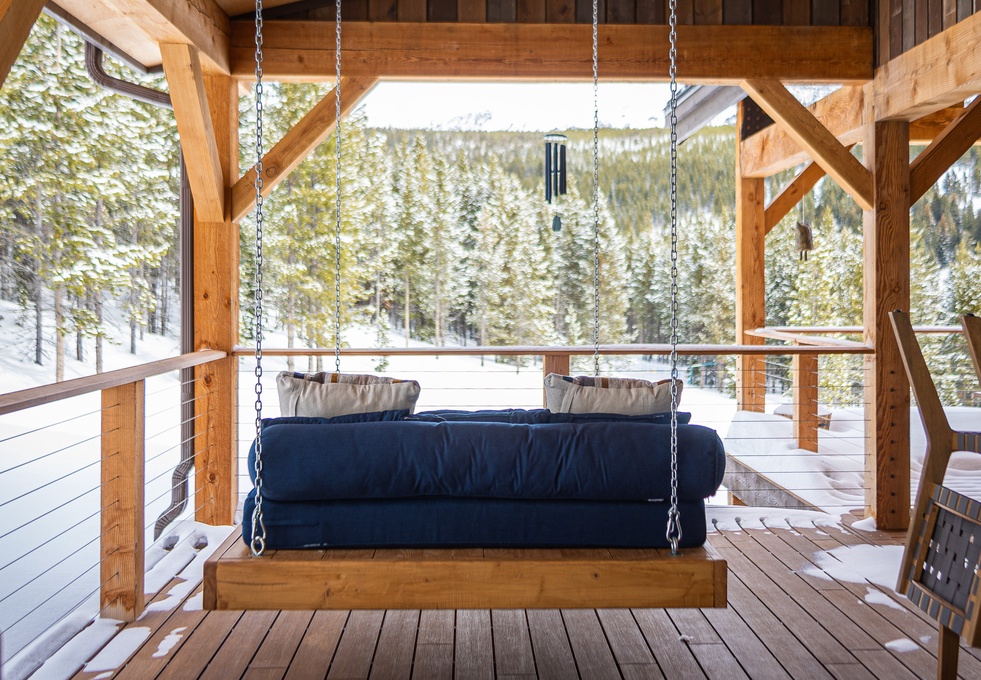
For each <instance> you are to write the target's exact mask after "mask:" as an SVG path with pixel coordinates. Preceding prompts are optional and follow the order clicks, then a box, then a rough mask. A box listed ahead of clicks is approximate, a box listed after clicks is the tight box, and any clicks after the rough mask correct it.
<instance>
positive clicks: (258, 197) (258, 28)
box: [249, 0, 266, 557]
mask: <svg viewBox="0 0 981 680" xmlns="http://www.w3.org/2000/svg"><path fill="white" fill-rule="evenodd" d="M262 217H263V216H262V0H256V3H255V307H254V313H255V510H253V512H252V537H251V538H252V540H251V542H250V544H249V548H250V549H251V551H252V555H253V556H255V557H259V556H260V555H262V553H263V552H265V550H266V523H265V521H264V518H263V514H262Z"/></svg>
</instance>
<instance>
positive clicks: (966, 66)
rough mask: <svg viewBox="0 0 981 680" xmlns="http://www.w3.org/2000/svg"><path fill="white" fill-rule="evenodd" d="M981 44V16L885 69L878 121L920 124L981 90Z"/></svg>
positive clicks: (878, 79) (879, 77) (878, 91)
mask: <svg viewBox="0 0 981 680" xmlns="http://www.w3.org/2000/svg"><path fill="white" fill-rule="evenodd" d="M979 45H981V13H977V14H973V15H971V16H969V17H967V18H966V19H964V20H963V21H960V22H958V23H956V24H954V25H953V26H952V27H950V28H948V29H947V30H945V31H943V32H942V33H939V34H938V35H936V36H934V37H932V38H930V39H929V40H927V41H925V42H923V43H920V44H919V45H917V46H916V47H914V48H912V49H910V50H908V51H907V52H905V53H903V54H901V55H900V56H898V57H896V58H895V59H892V60H891V61H889V62H887V63H885V64H883V65H882V66H880V67H879V68H878V69H877V70H876V74H875V117H876V120H907V121H911V120H915V119H917V118H920V117H922V116H925V115H927V114H929V113H933V112H934V111H937V110H939V109H943V108H946V107H948V106H951V105H955V104H957V103H959V102H960V103H963V102H964V100H965V99H967V98H968V97H971V96H973V95H976V94H978V93H979V92H981V49H979Z"/></svg>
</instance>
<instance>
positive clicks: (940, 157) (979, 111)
mask: <svg viewBox="0 0 981 680" xmlns="http://www.w3.org/2000/svg"><path fill="white" fill-rule="evenodd" d="M979 136H981V97H978V98H977V99H975V100H974V101H973V102H971V105H970V106H968V107H967V108H966V109H964V112H963V113H962V114H961V116H960V118H958V119H957V120H955V121H954V122H952V123H951V124H950V125H948V126H947V129H945V130H944V131H943V132H942V133H940V135H939V136H938V137H937V138H936V139H934V140H933V142H931V143H930V146H928V147H927V148H926V149H924V150H923V151H922V152H920V155H919V156H917V157H916V158H915V159H913V162H912V163H910V165H909V194H910V195H909V202H910V205H912V204H913V203H916V202H917V201H918V200H920V199H921V198H922V197H923V194H925V193H926V192H927V191H928V190H929V189H930V187H932V186H933V185H934V184H936V183H937V180H938V179H940V176H941V175H943V174H944V173H945V172H947V170H948V169H949V168H950V166H951V165H953V164H954V162H955V161H956V160H957V159H958V158H960V157H961V156H963V155H964V154H965V152H967V150H968V149H970V148H971V146H972V145H973V144H974V142H976V141H977V139H978V137H979Z"/></svg>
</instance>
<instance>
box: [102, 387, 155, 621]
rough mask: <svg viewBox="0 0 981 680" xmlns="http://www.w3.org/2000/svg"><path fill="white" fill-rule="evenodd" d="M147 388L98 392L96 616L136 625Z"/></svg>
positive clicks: (141, 564) (140, 605)
mask: <svg viewBox="0 0 981 680" xmlns="http://www.w3.org/2000/svg"><path fill="white" fill-rule="evenodd" d="M144 401H145V383H144V381H143V380H138V381H136V382H132V383H126V384H125V385H120V386H118V387H112V388H109V389H106V390H103V391H102V508H103V510H102V538H101V554H100V582H101V583H102V584H103V585H102V588H101V593H100V600H99V603H100V611H101V612H102V615H103V616H105V617H107V618H113V619H119V620H121V621H135V620H136V618H137V617H138V616H139V615H140V614H141V613H142V612H143V606H144V594H143V590H144V588H143V586H144V584H143V581H144V525H143V521H144V506H143V502H144V498H143V497H144V488H143V477H144V418H145V408H144Z"/></svg>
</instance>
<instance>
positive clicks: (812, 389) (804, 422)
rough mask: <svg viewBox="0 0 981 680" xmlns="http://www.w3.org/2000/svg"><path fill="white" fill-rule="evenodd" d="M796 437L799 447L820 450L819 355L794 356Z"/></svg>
mask: <svg viewBox="0 0 981 680" xmlns="http://www.w3.org/2000/svg"><path fill="white" fill-rule="evenodd" d="M791 370H792V371H793V383H792V385H791V393H792V394H793V397H794V439H796V440H797V448H800V449H804V450H805V451H814V452H817V450H818V356H817V355H816V354H795V355H794V358H793V367H792V369H791Z"/></svg>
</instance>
